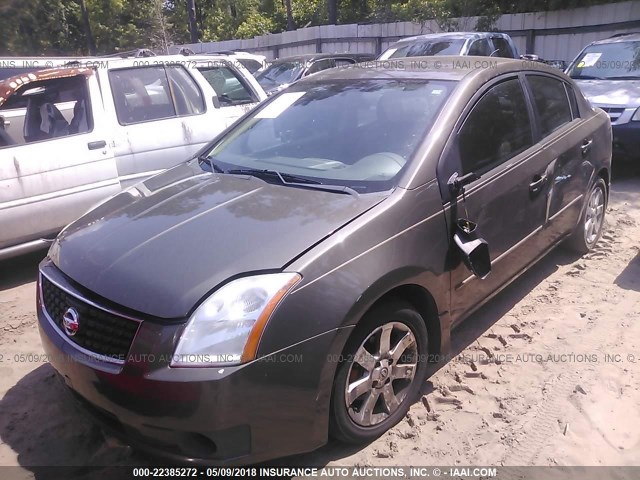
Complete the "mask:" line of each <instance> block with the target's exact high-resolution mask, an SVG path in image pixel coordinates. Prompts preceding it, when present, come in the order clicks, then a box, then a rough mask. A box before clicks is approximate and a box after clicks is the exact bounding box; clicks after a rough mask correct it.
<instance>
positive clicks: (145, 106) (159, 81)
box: [109, 66, 176, 125]
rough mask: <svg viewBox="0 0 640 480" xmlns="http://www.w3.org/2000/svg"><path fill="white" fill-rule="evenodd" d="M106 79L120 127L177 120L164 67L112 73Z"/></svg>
mask: <svg viewBox="0 0 640 480" xmlns="http://www.w3.org/2000/svg"><path fill="white" fill-rule="evenodd" d="M109 79H110V80H111V82H110V83H111V92H112V93H113V101H114V102H115V106H116V114H117V116H118V122H119V123H120V124H121V125H129V124H132V123H141V122H148V121H150V120H159V119H162V118H170V117H175V116H176V109H175V107H174V104H173V99H172V98H171V91H170V89H169V80H168V78H167V72H166V71H165V69H164V67H163V66H159V67H144V68H126V69H121V70H111V71H110V72H109Z"/></svg>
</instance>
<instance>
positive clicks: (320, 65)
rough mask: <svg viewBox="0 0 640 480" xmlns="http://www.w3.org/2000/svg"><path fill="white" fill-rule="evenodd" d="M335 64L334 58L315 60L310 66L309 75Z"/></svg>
mask: <svg viewBox="0 0 640 480" xmlns="http://www.w3.org/2000/svg"><path fill="white" fill-rule="evenodd" d="M334 65H335V63H334V61H333V60H332V59H327V60H318V61H317V62H314V63H313V65H311V67H310V68H309V71H308V72H307V75H311V74H312V73H316V72H321V71H322V70H326V69H328V68H332V67H333V66H334Z"/></svg>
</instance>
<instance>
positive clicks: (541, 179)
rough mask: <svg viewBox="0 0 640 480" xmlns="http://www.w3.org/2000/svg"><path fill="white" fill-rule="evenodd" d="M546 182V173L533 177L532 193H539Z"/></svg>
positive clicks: (530, 187) (530, 186) (530, 188)
mask: <svg viewBox="0 0 640 480" xmlns="http://www.w3.org/2000/svg"><path fill="white" fill-rule="evenodd" d="M546 182H547V176H546V175H536V176H535V177H533V181H532V182H531V183H530V184H529V191H530V192H531V193H538V192H539V191H540V190H542V187H543V185H544V184H545V183H546Z"/></svg>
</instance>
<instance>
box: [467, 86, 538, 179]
mask: <svg viewBox="0 0 640 480" xmlns="http://www.w3.org/2000/svg"><path fill="white" fill-rule="evenodd" d="M458 145H459V149H460V160H461V163H462V170H463V173H464V174H466V173H469V172H476V173H482V172H486V171H487V170H489V169H491V168H493V167H495V166H497V165H499V164H501V163H503V162H505V161H507V160H509V159H511V158H513V157H514V156H516V155H518V154H519V153H521V152H523V151H525V150H526V149H527V148H529V147H530V146H532V145H533V138H532V134H531V122H530V119H529V113H528V110H527V103H526V100H525V97H524V92H523V91H522V86H521V84H520V81H519V80H518V79H515V78H514V79H512V80H507V81H505V82H502V83H500V84H498V85H496V86H494V87H492V88H491V89H490V90H489V91H487V93H485V94H484V95H483V96H482V98H481V99H480V100H479V101H478V103H476V105H475V106H474V107H473V109H472V110H471V113H469V116H468V117H467V118H466V120H465V122H464V124H463V125H462V128H461V129H460V131H459V132H458Z"/></svg>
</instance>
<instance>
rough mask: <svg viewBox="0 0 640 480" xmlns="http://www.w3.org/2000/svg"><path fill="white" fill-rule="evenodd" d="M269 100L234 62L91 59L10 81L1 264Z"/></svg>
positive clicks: (4, 109) (4, 95) (3, 85)
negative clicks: (263, 101)
mask: <svg viewBox="0 0 640 480" xmlns="http://www.w3.org/2000/svg"><path fill="white" fill-rule="evenodd" d="M265 98H266V94H265V93H264V90H263V89H262V88H261V87H260V85H259V84H258V83H257V82H256V80H255V79H254V78H253V76H252V75H251V74H250V73H249V72H248V71H247V70H245V69H244V68H243V67H242V66H241V65H239V64H238V63H237V62H234V61H233V60H232V59H226V58H225V57H224V56H216V57H215V58H212V57H204V56H193V57H188V58H185V57H183V56H164V57H148V58H135V59H117V60H114V59H108V60H107V59H91V60H88V61H86V62H78V63H76V64H73V65H67V66H65V67H63V68H53V69H48V70H41V71H38V72H32V73H26V74H23V75H21V76H16V77H11V78H9V79H7V80H5V81H4V82H0V260H1V259H3V258H8V257H11V256H14V255H18V254H21V253H23V252H26V251H29V250H34V249H37V248H40V247H41V246H43V245H45V244H47V242H48V239H50V238H52V237H53V236H54V235H55V234H56V233H57V232H59V231H60V230H61V229H62V228H63V227H64V226H65V225H66V224H68V223H69V222H71V221H72V220H74V219H75V218H77V217H78V216H80V215H82V214H83V213H84V212H85V211H87V210H88V209H89V208H90V207H92V206H93V205H95V204H96V203H98V202H99V201H101V200H103V199H104V198H107V197H109V196H111V195H113V194H115V193H117V192H119V191H120V190H121V189H123V188H126V187H128V186H130V185H132V184H134V183H137V182H138V181H140V180H143V179H144V178H147V177H149V176H150V175H153V174H155V173H158V172H160V171H162V170H164V169H166V168H169V167H172V166H174V165H176V164H178V163H180V162H182V161H185V160H187V159H189V158H191V157H192V156H193V155H194V154H195V153H196V152H197V151H198V150H199V149H200V148H202V146H203V145H205V144H206V143H208V142H209V141H211V140H212V139H213V138H214V137H215V136H216V135H218V134H219V133H220V132H222V131H223V130H224V129H226V128H227V127H228V126H229V125H231V124H232V123H233V122H234V121H235V120H236V119H238V118H239V117H240V116H242V115H243V114H244V113H246V112H247V111H249V110H250V109H251V108H253V106H255V105H256V104H257V103H258V102H260V101H262V100H264V99H265Z"/></svg>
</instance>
